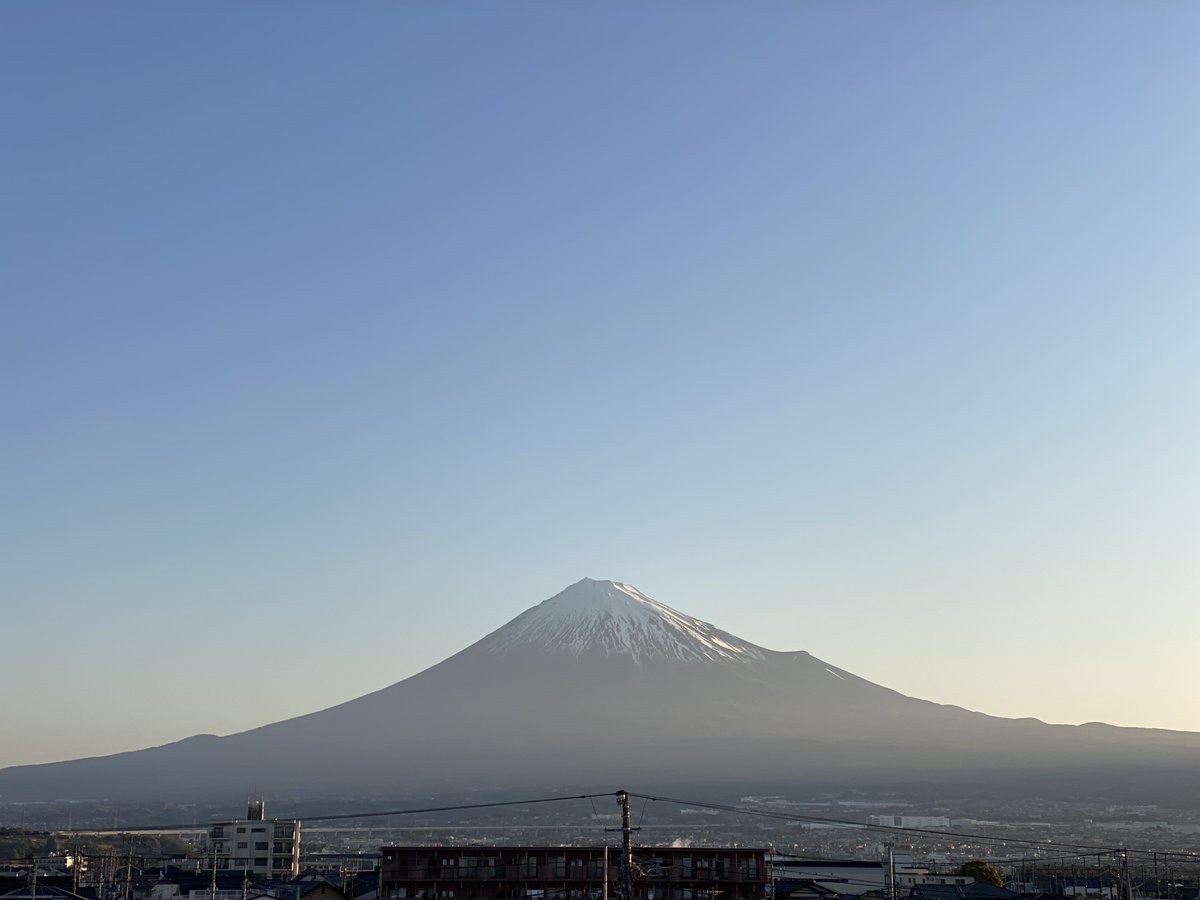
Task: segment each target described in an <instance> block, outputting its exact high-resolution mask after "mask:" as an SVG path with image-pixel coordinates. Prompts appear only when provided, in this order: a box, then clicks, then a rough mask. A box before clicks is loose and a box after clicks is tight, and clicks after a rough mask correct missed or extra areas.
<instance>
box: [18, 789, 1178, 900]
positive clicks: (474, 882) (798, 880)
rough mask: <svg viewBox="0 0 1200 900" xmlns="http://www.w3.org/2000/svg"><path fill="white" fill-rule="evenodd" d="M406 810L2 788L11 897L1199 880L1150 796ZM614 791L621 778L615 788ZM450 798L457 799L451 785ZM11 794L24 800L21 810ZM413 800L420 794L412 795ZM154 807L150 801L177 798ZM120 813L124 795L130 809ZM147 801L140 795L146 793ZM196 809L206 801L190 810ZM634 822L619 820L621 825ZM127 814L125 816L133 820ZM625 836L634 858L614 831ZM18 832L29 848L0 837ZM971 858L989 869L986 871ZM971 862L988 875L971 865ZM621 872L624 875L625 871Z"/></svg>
mask: <svg viewBox="0 0 1200 900" xmlns="http://www.w3.org/2000/svg"><path fill="white" fill-rule="evenodd" d="M443 799H444V800H445V806H450V807H454V808H453V809H452V810H449V811H447V812H441V813H438V812H421V813H418V814H416V815H414V816H411V817H410V816H409V815H407V814H405V812H404V811H403V810H397V811H396V812H395V813H394V814H383V815H379V814H378V812H368V811H363V812H362V813H360V814H357V815H355V814H347V815H345V817H343V816H342V815H341V814H334V813H328V812H324V813H322V812H314V813H313V821H312V822H310V823H308V824H305V823H304V821H303V820H302V819H300V818H297V817H286V818H281V817H275V816H269V815H268V814H267V809H266V802H265V801H264V800H261V799H255V800H252V801H250V802H249V804H248V806H247V809H246V815H245V817H244V818H240V817H237V818H235V817H228V818H212V816H214V813H213V811H211V810H207V809H206V810H204V816H205V818H206V819H207V821H203V822H199V821H198V822H197V823H196V824H194V825H193V826H184V827H180V826H179V824H178V823H172V824H170V825H165V826H164V827H155V826H154V825H153V823H152V822H148V823H145V824H137V825H135V824H134V823H129V824H127V825H126V826H125V829H122V828H121V825H120V823H118V825H117V827H116V828H111V827H103V826H104V824H106V823H104V821H103V820H104V819H105V818H108V817H110V816H111V811H110V810H108V809H104V808H101V807H98V806H90V807H89V806H88V805H87V804H78V803H76V804H67V806H70V807H71V810H70V815H71V816H73V817H77V818H76V819H75V823H74V824H73V825H72V826H71V827H64V824H65V823H63V822H61V821H60V822H58V823H55V822H53V821H51V820H52V819H53V818H55V817H56V816H60V815H62V813H63V812H64V809H63V806H64V805H62V804H20V805H16V804H5V805H0V816H2V817H3V819H2V820H3V821H6V822H9V823H12V822H13V820H14V816H15V815H19V816H20V817H21V818H22V819H23V820H24V824H23V826H14V825H10V827H6V828H4V829H3V830H2V831H0V840H3V841H4V842H6V844H5V846H8V847H9V848H10V849H9V850H7V851H5V857H4V860H3V862H0V896H2V897H4V898H7V900H38V898H39V897H40V898H41V900H50V898H54V900H76V898H83V900H256V898H270V900H301V898H305V900H486V898H498V900H602V898H604V897H612V898H613V900H622V898H623V897H624V896H625V893H626V892H631V894H632V900H715V898H718V897H720V898H722V900H775V898H787V900H838V898H854V900H857V898H864V897H865V898H868V900H900V898H906V900H964V898H970V900H1004V898H1029V900H1032V898H1046V900H1053V898H1074V897H1095V898H1104V900H1129V898H1164V900H1176V898H1179V900H1193V898H1197V897H1200V858H1198V857H1197V854H1196V851H1195V849H1194V848H1195V847H1196V844H1197V839H1198V837H1200V817H1197V815H1196V814H1195V813H1190V812H1187V811H1178V810H1169V809H1164V808H1160V807H1157V806H1151V805H1133V806H1114V805H1111V804H1108V805H1096V806H1089V805H1087V804H1053V805H1045V804H1043V805H1040V806H1037V807H1031V806H1029V805H1028V804H1017V805H1014V806H1012V807H1008V806H1006V805H1005V804H1004V803H1002V802H1001V803H997V804H995V805H994V806H993V807H992V812H990V813H989V814H988V817H986V818H983V817H979V816H971V815H951V814H949V813H950V809H949V808H948V807H946V806H939V805H934V804H927V805H925V806H922V805H921V804H919V803H918V802H916V801H914V800H906V799H901V798H897V797H867V796H853V797H850V796H843V797H825V798H804V799H801V798H794V797H788V796H786V795H783V794H777V795H743V796H740V797H738V798H736V800H735V801H732V802H713V803H706V802H700V801H691V802H686V801H678V802H676V801H674V800H671V801H665V800H659V799H655V798H651V797H649V796H644V795H637V794H630V795H629V796H628V797H627V798H626V799H625V801H624V802H625V804H626V811H627V812H629V811H630V810H631V812H630V814H629V817H628V820H627V822H623V820H622V810H621V809H618V808H615V807H613V806H612V805H611V797H606V796H599V797H597V796H595V795H590V796H588V797H587V799H586V800H583V799H578V798H572V797H562V798H554V797H547V798H544V800H545V801H555V800H561V802H543V801H539V802H538V803H537V804H529V805H523V804H522V803H521V802H513V803H512V804H511V805H503V806H496V805H494V804H495V801H482V802H476V803H472V802H469V798H443ZM618 799H620V795H618ZM451 800H459V801H460V802H450V801H451ZM18 806H20V807H21V808H20V809H18V808H17V807H18ZM413 808H416V807H415V806H414V807H413ZM179 811H180V810H179V809H178V808H172V809H168V810H161V809H160V810H159V815H162V814H164V813H168V812H175V813H178V812H179ZM127 812H133V810H127ZM142 812H146V811H145V810H143V811H142ZM196 814H197V816H199V814H200V810H199V809H198V808H197V809H196ZM626 826H628V827H626ZM135 828H136V830H134V829H135ZM626 839H628V841H629V857H628V865H626V864H625V862H624V855H623V850H622V842H623V841H624V840H626ZM18 843H21V844H22V845H23V846H26V847H28V849H29V852H28V853H26V854H17V853H16V852H15V851H14V850H13V849H11V848H12V847H15V846H17V845H18ZM980 867H983V868H982V869H980ZM981 873H982V874H984V875H985V877H981ZM626 877H628V883H627V884H628V886H627V887H626V886H625V882H624V881H623V879H625V878H626Z"/></svg>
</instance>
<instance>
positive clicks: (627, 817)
mask: <svg viewBox="0 0 1200 900" xmlns="http://www.w3.org/2000/svg"><path fill="white" fill-rule="evenodd" d="M617 803H618V804H619V805H620V807H621V896H622V897H623V898H624V900H633V832H634V830H635V829H634V827H633V816H632V815H631V813H630V811H629V791H617Z"/></svg>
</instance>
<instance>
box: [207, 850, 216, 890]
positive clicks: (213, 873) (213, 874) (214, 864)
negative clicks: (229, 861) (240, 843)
mask: <svg viewBox="0 0 1200 900" xmlns="http://www.w3.org/2000/svg"><path fill="white" fill-rule="evenodd" d="M209 840H212V839H211V838H209ZM208 893H209V898H210V900H217V842H216V841H213V851H212V882H211V884H210V885H209V890H208Z"/></svg>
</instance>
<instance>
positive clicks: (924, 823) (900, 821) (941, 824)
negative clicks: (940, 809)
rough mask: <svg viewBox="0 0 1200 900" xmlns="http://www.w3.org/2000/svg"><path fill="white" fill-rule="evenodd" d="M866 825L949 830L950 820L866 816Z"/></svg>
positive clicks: (925, 817) (933, 817)
mask: <svg viewBox="0 0 1200 900" xmlns="http://www.w3.org/2000/svg"><path fill="white" fill-rule="evenodd" d="M867 824H868V825H883V826H885V827H887V828H949V827H950V820H949V819H948V818H946V817H945V816H867Z"/></svg>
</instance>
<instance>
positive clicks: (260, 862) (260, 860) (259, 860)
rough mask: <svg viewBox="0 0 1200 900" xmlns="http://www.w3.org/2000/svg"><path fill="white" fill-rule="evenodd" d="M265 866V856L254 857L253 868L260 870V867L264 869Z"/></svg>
mask: <svg viewBox="0 0 1200 900" xmlns="http://www.w3.org/2000/svg"><path fill="white" fill-rule="evenodd" d="M266 864H267V858H266V857H265V856H256V857H254V865H255V867H257V868H261V867H264V866H266Z"/></svg>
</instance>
